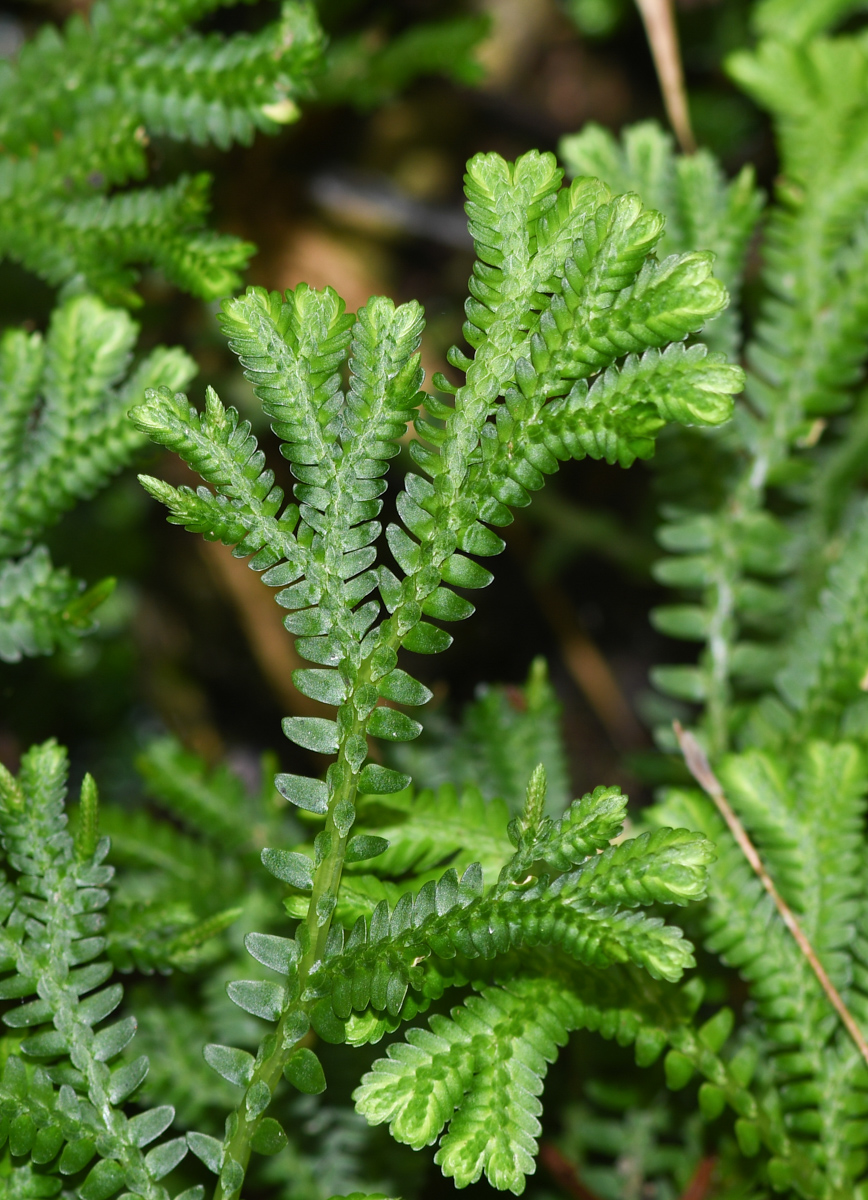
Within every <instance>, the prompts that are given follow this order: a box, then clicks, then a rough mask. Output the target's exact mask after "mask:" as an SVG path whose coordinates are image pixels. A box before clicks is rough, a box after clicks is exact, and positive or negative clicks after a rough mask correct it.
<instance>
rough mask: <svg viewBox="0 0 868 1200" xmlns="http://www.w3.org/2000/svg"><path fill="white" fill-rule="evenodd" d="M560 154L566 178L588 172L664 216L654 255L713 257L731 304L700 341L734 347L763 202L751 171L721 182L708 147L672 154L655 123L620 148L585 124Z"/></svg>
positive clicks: (633, 129) (632, 133)
mask: <svg viewBox="0 0 868 1200" xmlns="http://www.w3.org/2000/svg"><path fill="white" fill-rule="evenodd" d="M559 149H560V155H561V158H562V159H563V161H564V163H565V164H566V167H567V171H568V173H569V174H570V175H594V176H596V177H597V178H598V179H602V180H603V182H604V183H605V184H606V185H607V187H609V188H610V189H611V190H612V191H613V192H615V193H619V192H636V193H637V194H638V195H639V196H640V197H641V198H642V202H643V203H644V204H646V205H647V206H648V207H649V208H653V209H657V210H658V211H659V212H661V213H662V214H663V215H664V216H665V218H666V226H665V229H664V231H663V234H662V237H661V239H660V242H659V244H658V245H659V251H658V252H659V253H660V254H671V253H679V254H682V253H684V252H685V251H688V250H691V249H697V250H710V251H712V253H713V254H714V269H715V274H716V275H717V276H718V277H719V278H720V279H721V280H722V281H723V283H725V284H726V287H727V290H728V291H729V293H730V297H731V300H732V304H731V306H730V307H729V308H728V309H727V310H726V312H724V313H721V314H720V315H719V316H717V317H715V318H714V319H713V320H712V321H711V322H710V323H709V324H708V326H707V327H706V328H705V330H703V332H702V333H701V334H699V337H700V338H701V340H702V341H704V342H705V343H706V344H707V345H708V346H710V347H711V349H713V350H723V351H726V352H727V353H728V354H732V353H734V352H735V351H736V350H737V348H738V342H739V338H738V333H739V328H738V326H739V322H738V298H739V294H740V291H741V278H742V274H743V271H744V262H745V256H746V254H747V247H748V243H749V241H750V237H751V234H752V233H753V231H754V229H755V227H756V223H757V220H758V218H759V214H760V210H761V208H762V202H763V197H762V193H761V192H760V191H758V189H757V188H756V185H755V182H754V172H753V168H752V167H749V166H748V167H744V168H743V169H742V171H741V172H740V174H739V175H738V177H737V178H736V179H734V180H732V181H731V182H727V180H726V179H725V177H724V174H723V171H722V170H721V168H720V165H719V164H718V162H717V160H716V159H715V158H714V156H713V155H711V154H709V152H708V151H707V150H699V151H698V152H697V153H696V154H690V155H687V154H676V153H675V148H674V141H673V139H672V137H671V135H670V134H668V133H666V132H664V130H662V129H661V128H660V126H659V125H657V124H656V122H653V121H644V122H642V123H640V124H638V125H631V126H630V127H629V128H628V129H626V130H625V131H624V133H623V136H622V140H621V142H620V144H619V142H618V141H616V139H615V138H614V137H613V136H612V134H611V133H610V132H609V131H608V130H606V129H603V127H602V126H600V125H596V124H594V123H593V122H589V123H588V124H587V125H585V126H584V128H583V129H582V131H581V133H576V134H572V135H570V136H569V137H565V138H563V139H562V140H561V144H560V147H559Z"/></svg>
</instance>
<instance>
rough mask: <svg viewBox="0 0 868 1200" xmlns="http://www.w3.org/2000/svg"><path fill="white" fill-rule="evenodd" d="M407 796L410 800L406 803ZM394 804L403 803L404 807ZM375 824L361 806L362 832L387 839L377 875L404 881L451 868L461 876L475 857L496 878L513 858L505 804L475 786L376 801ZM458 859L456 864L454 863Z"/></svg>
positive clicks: (489, 874) (490, 876)
mask: <svg viewBox="0 0 868 1200" xmlns="http://www.w3.org/2000/svg"><path fill="white" fill-rule="evenodd" d="M405 797H406V798H405ZM396 800H400V801H401V805H400V808H399V807H398V806H397V805H396V803H395V802H396ZM373 814H375V815H376V818H377V819H376V820H373V821H372V820H371V818H370V817H369V816H368V814H367V812H366V810H365V806H364V802H363V803H362V805H360V807H359V828H360V829H364V830H365V831H366V832H369V833H371V834H374V835H376V836H377V837H381V838H385V839H386V841H387V842H388V843H389V847H388V849H387V850H384V851H383V852H382V853H381V854H378V855H377V860H376V868H377V874H378V875H381V876H383V875H385V876H395V877H400V876H402V875H405V874H407V873H408V872H410V871H412V872H414V873H419V872H422V871H429V870H431V869H432V868H433V867H436V866H439V865H442V864H444V863H449V864H450V865H453V866H455V867H457V868H460V869H461V870H462V871H463V870H464V868H465V867H466V866H469V865H470V861H471V858H472V860H473V861H475V862H479V863H480V865H481V867H482V869H483V872H484V873H485V875H486V876H487V877H488V878H492V877H493V876H494V875H495V874H496V873H497V871H498V870H499V868H500V867H501V865H502V864H503V861H504V859H505V858H507V857H508V855H509V854H510V843H509V839H508V837H507V834H506V827H507V824H508V821H509V810H508V808H507V807H506V804H505V802H504V801H503V800H500V799H493V800H486V799H484V797H483V796H482V794H481V792H480V791H479V790H478V789H477V788H475V787H469V788H466V789H465V790H463V791H461V792H459V791H458V790H457V789H456V788H454V787H452V786H451V785H450V784H443V785H442V786H441V787H439V788H438V789H437V791H436V792H435V791H432V790H428V789H426V790H425V791H422V792H419V793H417V794H416V795H413V794H412V793H399V794H398V795H397V796H384V797H378V798H377V804H376V807H375V808H373ZM453 860H454V861H453Z"/></svg>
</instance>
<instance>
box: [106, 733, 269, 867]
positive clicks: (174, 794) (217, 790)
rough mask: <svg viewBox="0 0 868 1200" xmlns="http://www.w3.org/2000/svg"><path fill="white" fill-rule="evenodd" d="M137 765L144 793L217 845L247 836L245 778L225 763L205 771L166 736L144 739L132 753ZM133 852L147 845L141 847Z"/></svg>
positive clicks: (242, 841) (242, 840)
mask: <svg viewBox="0 0 868 1200" xmlns="http://www.w3.org/2000/svg"><path fill="white" fill-rule="evenodd" d="M136 770H137V771H138V772H139V774H140V775H141V777H142V779H143V780H144V784H145V788H146V790H147V792H148V794H149V795H150V796H151V797H153V799H155V800H157V801H158V802H159V803H160V804H161V805H163V806H164V807H165V808H166V809H168V811H169V812H170V813H172V815H173V816H174V817H175V818H177V819H178V820H180V821H181V822H182V823H183V824H184V825H186V826H187V827H188V828H189V829H192V830H193V832H194V833H199V834H203V835H204V836H205V837H207V838H210V839H212V840H213V841H214V843H216V845H218V846H220V847H222V846H224V845H231V846H235V847H238V846H239V845H246V843H247V842H248V839H249V838H250V824H251V818H252V817H253V813H252V811H251V803H250V799H249V797H248V794H247V791H246V789H245V786H244V783H243V782H242V781H241V779H239V777H238V776H237V775H235V774H234V773H233V772H232V771H231V770H230V769H229V768H228V767H227V766H225V765H220V766H218V767H216V768H214V770H211V771H209V770H208V768H207V767H206V766H205V764H204V763H203V761H202V759H201V758H199V757H198V756H197V755H195V754H191V753H190V752H189V751H187V750H185V749H184V748H183V746H181V744H180V743H179V742H178V741H176V739H174V738H170V737H165V738H155V739H154V740H153V741H151V742H149V743H148V745H147V747H146V748H145V749H144V750H143V751H142V753H141V754H140V755H139V756H138V758H137V759H136ZM118 832H119V833H121V834H122V831H120V830H119V831H118ZM150 840H151V839H148V841H149V842H150ZM131 850H132V847H131ZM136 853H138V854H150V851H149V850H146V849H145V848H142V849H140V850H138V851H136Z"/></svg>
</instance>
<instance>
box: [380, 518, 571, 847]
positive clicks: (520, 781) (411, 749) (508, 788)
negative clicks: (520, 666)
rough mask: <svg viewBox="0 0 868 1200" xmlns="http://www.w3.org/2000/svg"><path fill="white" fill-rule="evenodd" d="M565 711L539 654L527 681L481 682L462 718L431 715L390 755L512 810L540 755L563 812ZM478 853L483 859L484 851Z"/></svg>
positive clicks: (554, 808) (423, 778)
mask: <svg viewBox="0 0 868 1200" xmlns="http://www.w3.org/2000/svg"><path fill="white" fill-rule="evenodd" d="M492 536H494V535H492ZM560 718H561V707H560V702H559V701H558V698H557V696H556V695H555V691H554V689H553V688H552V685H551V683H550V682H549V678H548V669H547V667H546V664H545V661H544V659H542V658H537V659H534V661H533V662H532V663H531V665H530V670H529V671H528V677H527V680H526V681H525V683H524V684H522V685H520V686H517V687H516V686H502V685H501V686H483V687H480V688H478V689H477V694H476V698H475V699H474V700H473V701H472V702H471V703H470V704H468V705H467V706H466V708H465V709H464V711H463V712H462V714H461V721H460V724H458V725H453V724H452V723H451V722H447V721H445V719H443V718H441V719H439V720H437V721H436V723H435V722H434V721H433V720H432V721H430V722H429V723H428V725H427V726H426V728H425V730H424V731H423V733H422V735H421V737H420V738H419V739H418V740H417V741H415V742H408V743H405V744H404V745H402V746H396V747H395V748H394V749H393V750H392V753H391V755H390V758H389V761H390V762H391V763H392V764H393V765H394V766H396V767H398V768H400V770H402V771H406V772H407V774H408V775H410V776H412V778H413V779H415V780H416V781H417V782H418V783H419V784H420V785H422V786H423V787H424V788H426V789H427V788H438V787H442V786H443V785H444V784H447V783H448V784H452V785H454V786H455V787H456V788H468V787H471V786H472V787H474V788H477V789H478V790H479V791H480V792H481V794H482V795H483V796H484V797H485V798H486V799H488V800H495V799H503V800H505V801H506V803H507V804H508V806H509V809H510V811H511V812H513V813H516V812H518V811H519V809H520V808H521V806H522V804H523V803H524V796H525V790H526V788H527V781H528V777H529V776H530V774H531V772H532V771H533V769H534V767H535V766H536V765H537V763H540V762H541V763H543V765H544V766H545V770H546V779H547V793H546V794H547V807H548V811H549V812H550V813H559V812H563V810H564V808H565V807H566V805H567V804H568V803H569V797H570V793H569V783H568V780H567V764H566V756H565V754H564V746H563V738H562V735H561V730H560ZM468 844H470V843H468ZM473 844H476V843H475V842H474V843H473ZM478 857H480V859H481V861H482V863H483V866H485V865H486V864H485V856H484V855H483V854H482V852H481V851H480V852H479V855H478Z"/></svg>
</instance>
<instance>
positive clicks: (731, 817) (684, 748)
mask: <svg viewBox="0 0 868 1200" xmlns="http://www.w3.org/2000/svg"><path fill="white" fill-rule="evenodd" d="M673 728H674V730H675V736H676V737H677V738H678V745H679V746H680V747H681V752H682V753H683V755H684V761H685V762H686V763H687V769H688V771H690V774H691V775H692V776H693V778H694V779H695V780H696V782H697V783H698V784H699V786H700V787H701V788H702V789H703V791H704V792H707V794H708V795H709V796H710V797H711V799H712V800H713V801H714V803H715V805H716V806H717V811H718V812H719V813H720V815H721V816H722V817H723V819H724V821H726V823H727V825H728V826H729V830H730V833H731V834H732V836H733V837H734V838H735V840H736V842H737V843H738V845H739V847H740V849H741V851H742V853H743V854H744V856H745V858H746V859H747V861H748V862H749V863H750V865H751V867H752V868H753V870H754V871H755V872H756V874H757V876H758V877H759V881H760V883H761V884H762V885H763V887H764V888H765V890H766V891H767V892H768V894H769V895H770V896H771V898H772V900H773V901H774V905H775V908H776V909H777V910H778V912H779V913H780V915H781V920H782V921H783V922H784V924H785V925H786V927H787V929H789V931H790V933H791V934H792V935H793V937H794V938H795V941H796V945H797V946H798V947H799V949H800V950H801V952H802V954H803V955H804V956H805V958H806V959H807V961H808V965H809V966H810V968H811V970H812V971H813V972H814V974H815V975H816V977H817V979H818V981H819V983H820V987H821V988H822V989H823V991H824V992H825V993H826V995H827V996H828V998H829V1002H830V1004H831V1005H832V1007H833V1008H834V1009H835V1012H836V1013H837V1014H838V1016H839V1017H840V1018H841V1021H842V1022H843V1024H844V1028H845V1029H846V1030H847V1032H848V1033H849V1035H850V1037H851V1038H852V1039H853V1042H854V1044H855V1046H856V1049H857V1050H858V1051H859V1053H860V1054H861V1055H862V1057H863V1058H864V1060H865V1062H866V1063H868V1042H866V1041H865V1038H864V1036H863V1034H862V1031H861V1029H860V1028H859V1026H858V1025H857V1024H856V1021H855V1019H854V1017H853V1014H852V1013H851V1012H850V1010H849V1009H848V1008H847V1005H846V1004H845V1003H844V1001H843V1000H842V999H841V995H840V993H839V992H838V989H837V988H836V987H835V985H834V984H833V983H832V981H831V979H830V978H829V976H828V975H827V974H826V971H825V969H824V967H823V964H822V963H821V962H820V960H819V958H817V954H816V952H815V950H814V948H813V946H812V945H811V943H810V942H809V941H808V939H807V937H806V935H805V932H804V930H803V929H802V927H801V925H800V924H799V922H798V921H797V920H796V917H795V914H794V913H793V911H792V909H791V908H790V907H789V905H788V904H787V902H786V901H785V900H784V898H783V896H782V895H781V894H780V892H779V891H778V889H777V888H776V887H775V884H774V880H773V879H772V877H771V876H770V875H769V873H768V871H767V870H766V869H765V867H764V865H763V861H762V859H761V858H760V856H759V854H758V852H757V849H756V847H755V846H754V844H753V842H752V841H751V840H750V838H749V837H748V835H747V831H746V829H745V827H744V826H743V825H742V823H741V821H740V820H739V819H738V817H737V816H736V815H735V813H734V811H733V809H732V807H731V805H730V803H729V801H728V800H727V798H726V796H725V795H724V792H723V787H722V785H721V783H720V780H719V779H718V778H717V776H716V775H715V774H714V772H713V771H712V769H711V765H710V764H709V761H708V758H707V757H706V754H705V751H704V750H703V749H702V747H701V746H700V744H699V742H698V741H697V740H696V738H695V737H694V736H693V734H692V733H690V732H688V730H686V729H684V728H683V727H682V725H681V723H680V722H679V721H674V722H673Z"/></svg>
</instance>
